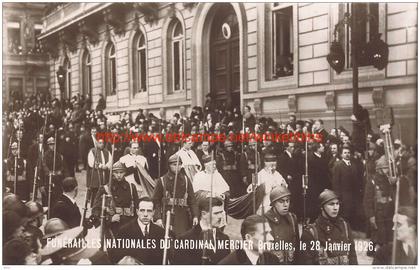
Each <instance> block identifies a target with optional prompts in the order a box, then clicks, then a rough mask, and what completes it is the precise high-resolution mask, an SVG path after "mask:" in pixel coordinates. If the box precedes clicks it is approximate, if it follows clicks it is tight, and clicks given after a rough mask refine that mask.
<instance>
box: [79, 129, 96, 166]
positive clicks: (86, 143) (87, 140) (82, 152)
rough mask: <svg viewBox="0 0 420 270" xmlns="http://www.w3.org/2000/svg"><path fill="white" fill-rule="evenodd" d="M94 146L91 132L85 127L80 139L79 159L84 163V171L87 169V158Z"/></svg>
mask: <svg viewBox="0 0 420 270" xmlns="http://www.w3.org/2000/svg"><path fill="white" fill-rule="evenodd" d="M93 146H94V144H93V141H92V140H91V135H90V134H89V131H87V130H86V127H85V126H81V127H80V137H79V157H80V158H81V160H82V163H83V169H84V170H86V169H87V156H88V153H89V150H90V149H91V148H92V147H93Z"/></svg>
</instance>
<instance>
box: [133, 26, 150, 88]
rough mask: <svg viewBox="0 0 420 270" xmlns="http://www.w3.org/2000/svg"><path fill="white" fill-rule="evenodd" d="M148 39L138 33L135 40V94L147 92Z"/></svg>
mask: <svg viewBox="0 0 420 270" xmlns="http://www.w3.org/2000/svg"><path fill="white" fill-rule="evenodd" d="M146 61H147V53H146V38H145V36H144V34H143V33H142V32H140V31H139V32H138V33H136V35H135V37H134V39H133V76H134V80H133V81H134V85H133V92H134V94H136V93H143V92H146V91H147V80H146V78H147V70H146Z"/></svg>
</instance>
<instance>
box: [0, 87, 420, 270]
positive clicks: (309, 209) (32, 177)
mask: <svg viewBox="0 0 420 270" xmlns="http://www.w3.org/2000/svg"><path fill="white" fill-rule="evenodd" d="M105 108H106V102H105V99H104V98H103V97H102V96H101V97H100V100H99V102H98V104H97V106H96V108H95V109H92V101H91V99H90V98H89V96H86V97H83V96H75V97H73V98H72V99H71V100H67V101H64V102H60V100H58V99H53V100H51V98H49V97H48V98H45V97H44V98H43V99H42V100H41V99H40V98H37V97H33V98H29V99H28V100H26V101H25V102H22V103H21V104H20V105H19V106H13V108H9V110H7V111H5V112H4V115H3V117H4V118H3V119H4V121H3V124H4V127H3V134H5V136H4V138H7V139H8V141H4V142H3V156H4V157H5V164H4V166H3V168H5V169H4V170H3V179H4V181H3V183H4V185H3V187H4V194H5V195H4V199H3V228H4V230H3V262H4V264H40V263H52V264H77V263H79V264H82V263H91V264H100V263H102V264H108V263H109V264H110V263H120V264H124V263H126V264H136V263H142V264H162V262H163V254H164V248H162V247H161V248H159V247H158V248H156V249H153V248H147V249H138V248H127V247H124V248H123V247H109V248H108V249H106V248H105V249H104V248H103V246H104V245H105V243H107V242H106V241H104V240H103V241H101V243H102V248H101V249H98V250H96V251H95V252H94V255H92V254H91V255H89V256H88V255H86V258H85V257H84V258H81V257H80V256H79V257H78V256H74V254H71V253H68V252H67V253H66V252H65V251H63V249H59V250H54V249H51V248H50V247H48V243H47V240H46V239H51V238H58V239H61V238H65V237H68V236H69V235H71V236H73V237H74V238H86V237H88V236H89V235H90V232H92V231H94V230H95V229H94V228H102V232H103V233H102V235H104V237H102V236H100V237H99V238H100V239H103V238H104V239H108V240H112V239H131V240H141V239H154V240H157V241H159V240H162V239H164V238H167V237H168V236H169V237H170V238H171V239H173V240H174V239H176V240H180V241H182V240H206V239H212V240H213V241H214V242H218V241H226V240H229V239H231V236H230V235H228V234H226V233H225V232H224V228H225V227H226V226H227V224H228V223H229V219H228V218H227V217H229V216H230V217H233V218H239V219H243V221H242V225H241V228H240V235H241V238H242V240H244V241H249V242H251V243H253V245H251V247H243V248H239V249H233V250H231V249H229V248H226V249H211V248H204V251H203V248H201V249H200V248H197V247H195V248H186V247H180V248H177V249H170V250H169V252H168V255H167V256H165V257H167V258H166V260H165V263H170V264H202V263H206V264H357V262H358V260H357V256H356V252H355V243H354V240H353V236H352V235H353V231H355V230H356V231H361V232H365V233H366V234H367V236H368V237H369V238H370V242H369V248H368V249H366V250H365V252H367V253H368V255H369V256H374V263H378V264H390V263H391V261H390V260H391V257H392V256H390V252H391V248H390V244H389V243H390V242H392V240H393V235H394V234H393V231H392V228H393V225H394V221H395V219H401V220H402V221H401V222H402V223H401V224H402V225H401V226H403V228H402V227H401V226H400V227H398V228H397V230H398V233H397V239H398V241H397V243H398V252H399V253H398V256H397V263H398V264H413V263H416V261H417V258H416V256H414V255H413V254H417V253H416V252H417V246H416V245H415V244H413V243H415V242H413V239H416V237H417V235H416V228H417V216H416V213H417V209H416V208H415V206H416V205H417V163H416V158H417V149H416V146H408V145H405V144H404V143H402V142H401V141H400V140H398V139H397V140H395V141H393V142H391V143H392V148H390V147H389V145H387V144H386V142H385V141H384V140H383V139H382V138H381V135H380V134H375V133H374V132H373V131H372V129H371V126H370V121H369V115H368V113H367V110H365V109H364V108H362V107H361V106H359V107H358V110H357V111H356V112H355V114H354V115H352V117H351V120H352V121H353V127H354V128H353V130H352V132H349V131H348V130H346V129H345V128H343V127H341V126H340V127H336V128H333V129H331V130H330V131H327V130H326V129H325V128H324V122H323V120H322V119H317V120H312V119H306V120H297V118H296V116H295V115H290V117H289V119H288V121H286V122H280V123H279V122H276V121H275V120H274V119H272V118H269V117H259V118H257V117H255V115H253V114H252V112H251V108H250V107H249V106H245V107H244V109H243V111H241V109H240V108H238V107H233V108H230V107H229V106H227V105H226V104H225V103H223V102H216V101H214V100H213V99H212V96H211V95H210V94H209V95H207V96H206V102H205V105H204V106H203V107H199V106H195V107H193V108H192V110H191V114H190V115H189V116H188V115H187V114H186V111H185V108H184V107H181V108H180V111H179V113H175V114H174V115H172V117H170V119H165V117H164V116H163V114H162V115H159V116H156V115H154V114H153V113H147V112H145V111H144V110H142V109H139V110H138V111H137V112H135V113H137V114H134V113H133V112H123V113H120V115H119V119H118V120H115V115H113V116H111V115H110V114H104V113H103V110H104V109H105ZM134 115H135V117H134ZM107 132H109V133H114V134H115V133H120V134H122V133H135V134H149V135H153V134H154V135H156V134H160V135H162V134H170V133H172V134H180V133H182V134H188V135H194V134H225V135H227V136H226V138H229V135H230V134H247V133H253V134H261V135H263V136H262V138H263V139H262V140H261V141H259V140H256V139H250V140H247V141H244V142H238V141H232V140H229V139H227V140H224V141H208V140H203V141H200V142H197V141H192V140H191V137H190V136H186V137H185V139H184V140H181V141H179V142H167V141H165V140H150V141H142V140H131V141H120V142H118V143H113V142H112V141H109V140H105V139H104V138H103V137H101V136H100V134H104V133H107ZM309 133H311V134H318V135H319V136H318V137H317V138H319V139H318V140H314V139H313V138H312V139H308V138H309V137H308V136H306V135H307V134H309ZM269 134H303V136H297V137H295V138H298V139H295V140H271V139H264V138H267V137H268V135H269ZM264 135H266V136H264ZM279 138H281V136H280V137H279ZM390 149H392V150H390ZM390 157H393V158H394V159H395V162H396V164H397V172H394V173H395V175H397V177H393V175H394V174H392V173H390V171H389V170H390V164H389V162H388V160H389V158H390ZM391 169H392V168H391ZM81 170H86V179H79V178H80V177H79V174H76V172H80V171H81ZM85 180H86V181H85ZM397 182H398V183H399V189H400V193H399V194H400V196H399V198H400V199H399V203H398V205H399V208H398V209H395V199H396V193H395V191H396V186H397V184H396V183H397ZM81 185H86V189H87V195H86V200H85V202H83V204H84V205H79V206H78V205H77V204H76V197H77V194H78V187H80V186H81ZM107 198H108V199H107ZM44 208H47V213H45V210H44ZM80 210H83V211H80ZM168 210H170V212H171V215H167V211H168ZM87 213H89V215H88V214H87ZM45 215H47V217H48V220H47V221H46V222H43V218H44V216H45ZM168 224H170V230H169V228H168ZM298 225H299V226H298ZM300 225H302V226H301V227H302V228H303V229H300ZM404 226H405V227H404ZM5 228H6V229H5ZM165 229H166V231H165ZM403 230H405V231H403ZM168 231H169V234H168ZM209 232H210V233H209ZM314 241H315V242H316V241H319V243H320V246H317V247H316V249H315V250H314V249H311V248H309V247H310V246H311V245H312V244H313V242H314ZM261 242H264V243H270V244H273V243H286V248H285V247H283V248H278V249H275V250H269V249H266V248H261V245H259V244H258V243H261ZM300 242H302V243H305V245H306V246H307V247H308V248H307V249H306V250H305V249H301V248H300V247H301V246H302V245H300ZM328 243H331V244H333V243H344V244H348V245H349V248H343V249H339V250H331V249H330V248H329V247H328V246H327V245H326V244H328ZM391 247H392V245H391ZM17 250H25V252H19V253H17V252H16V251H17ZM64 250H66V249H64ZM73 252H74V250H73ZM413 252H414V253H413ZM63 254H65V255H63ZM77 254H79V253H77ZM86 259H88V261H86Z"/></svg>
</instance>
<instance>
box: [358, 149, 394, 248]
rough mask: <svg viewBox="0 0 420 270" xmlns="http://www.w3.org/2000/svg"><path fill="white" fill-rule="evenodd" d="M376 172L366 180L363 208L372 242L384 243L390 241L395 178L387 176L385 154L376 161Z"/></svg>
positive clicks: (387, 169)
mask: <svg viewBox="0 0 420 270" xmlns="http://www.w3.org/2000/svg"><path fill="white" fill-rule="evenodd" d="M375 165H376V173H375V174H374V175H373V177H372V178H371V179H368V181H367V182H366V188H365V195H364V200H363V201H364V202H363V204H364V208H365V213H366V217H367V218H368V219H369V223H370V228H371V240H372V242H373V243H374V244H378V245H384V244H386V243H388V242H389V241H392V236H393V233H392V226H393V223H392V216H393V215H394V209H395V208H394V200H393V197H394V194H395V182H396V179H392V178H389V177H388V174H389V167H388V162H387V160H386V158H385V156H382V157H380V158H379V159H378V160H377V161H376V164H375Z"/></svg>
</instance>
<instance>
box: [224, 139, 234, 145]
mask: <svg viewBox="0 0 420 270" xmlns="http://www.w3.org/2000/svg"><path fill="white" fill-rule="evenodd" d="M225 146H233V142H232V141H229V140H226V141H225Z"/></svg>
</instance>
